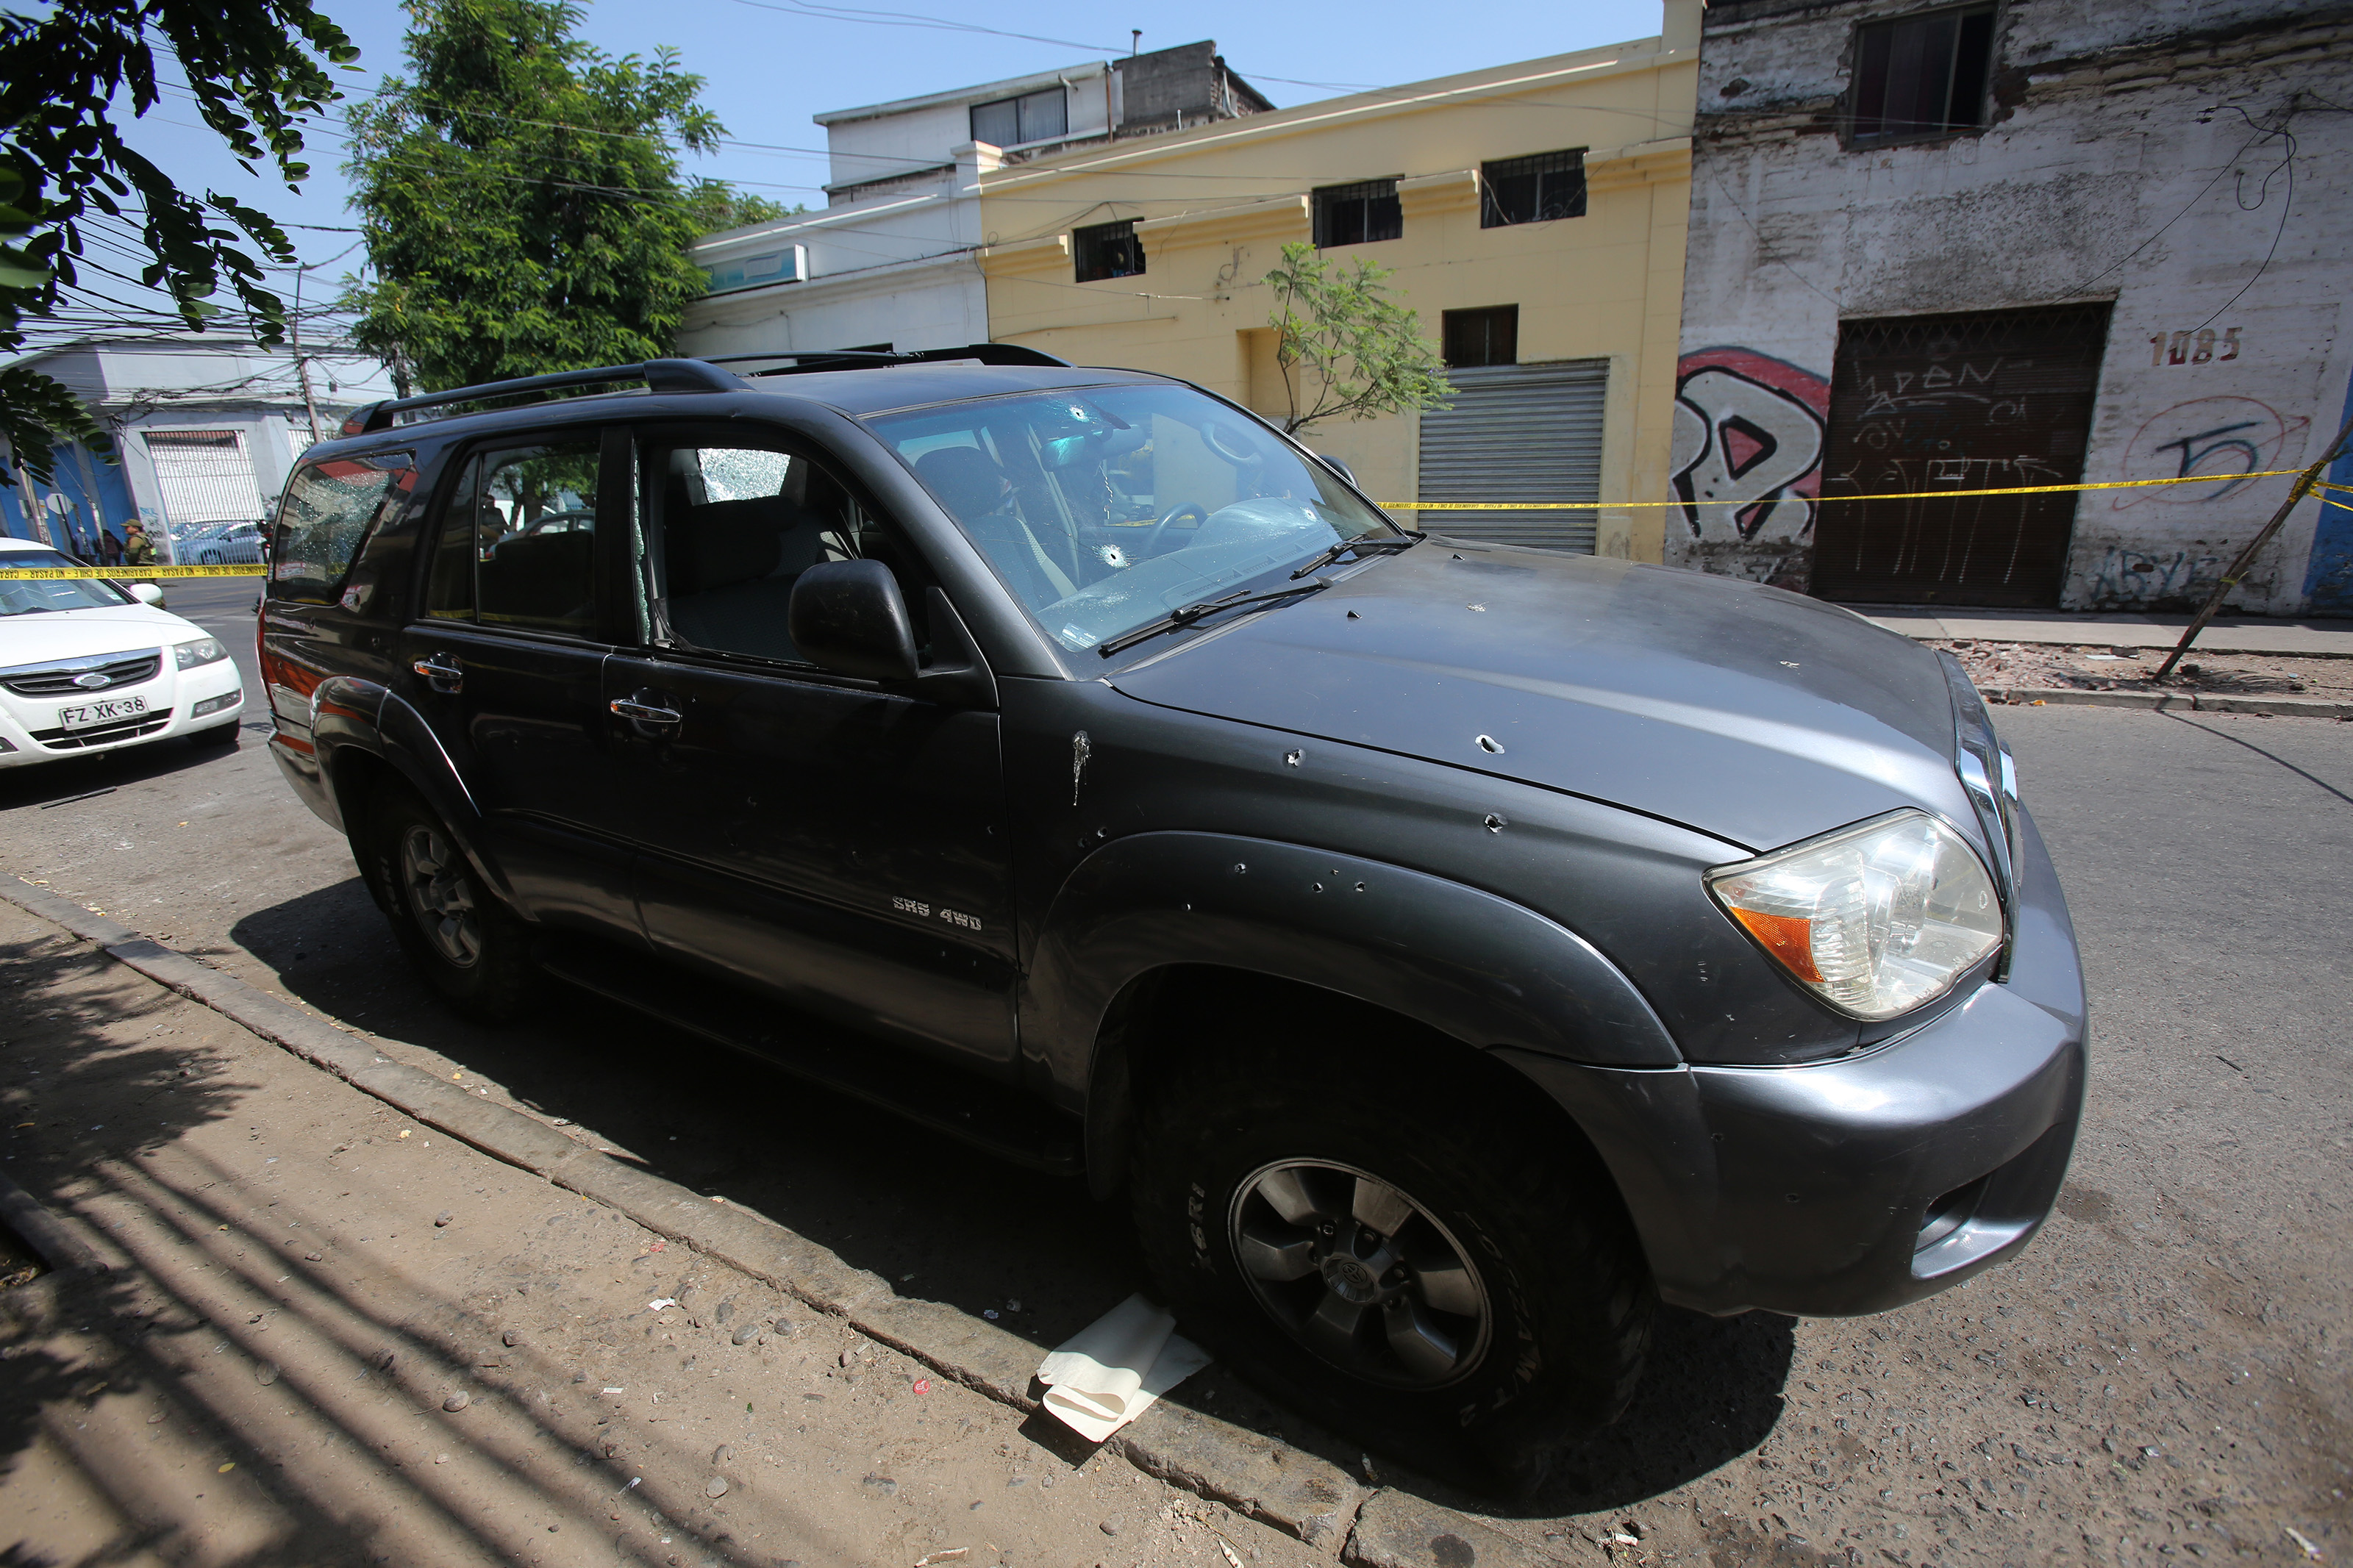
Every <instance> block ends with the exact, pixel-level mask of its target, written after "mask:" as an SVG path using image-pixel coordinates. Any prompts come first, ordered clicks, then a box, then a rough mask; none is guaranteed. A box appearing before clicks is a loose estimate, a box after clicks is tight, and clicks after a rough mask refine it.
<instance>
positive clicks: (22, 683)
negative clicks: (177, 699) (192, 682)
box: [0, 647, 164, 697]
mask: <svg viewBox="0 0 2353 1568" xmlns="http://www.w3.org/2000/svg"><path fill="white" fill-rule="evenodd" d="M162 668H164V650H163V649H162V648H159V647H157V648H149V649H148V650H147V651H146V652H144V653H102V654H98V655H95V656H94V657H92V658H61V659H56V660H53V661H51V662H49V663H46V664H24V665H18V666H17V667H16V668H14V669H0V686H5V687H6V688H7V689H9V690H11V691H13V692H15V693H16V695H17V696H19V697H87V696H89V695H90V694H91V693H92V692H99V691H114V690H119V689H121V688H122V687H125V686H136V685H138V684H139V683H140V682H141V681H143V680H153V679H155V674H156V672H157V671H158V670H160V669H162ZM85 675H102V676H104V677H105V678H106V680H105V683H104V684H103V685H99V686H86V685H83V684H81V682H80V679H79V678H80V677H82V676H85Z"/></svg>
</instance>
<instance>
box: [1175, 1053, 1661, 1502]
mask: <svg viewBox="0 0 2353 1568" xmlns="http://www.w3.org/2000/svg"><path fill="white" fill-rule="evenodd" d="M1302 1022H1304V1021H1303V1020H1302ZM1349 1022H1350V1023H1353V1022H1355V1020H1354V1019H1350V1020H1349ZM1355 1032H1356V1031H1354V1030H1352V1029H1335V1028H1334V1027H1333V1024H1332V1020H1330V1019H1329V1018H1328V1016H1327V1018H1326V1019H1325V1020H1324V1025H1323V1026H1322V1028H1321V1029H1319V1030H1318V1031H1317V1033H1318V1034H1320V1035H1321V1036H1322V1037H1323V1038H1324V1039H1327V1040H1328V1039H1332V1038H1333V1037H1334V1036H1335V1034H1354V1033H1355ZM1285 1037H1287V1039H1286V1038H1285ZM1303 1038H1308V1039H1312V1038H1314V1036H1310V1035H1306V1034H1304V1033H1302V1032H1300V1031H1297V1030H1279V1031H1275V1032H1273V1033H1272V1034H1271V1035H1270V1036H1267V1037H1259V1038H1256V1039H1252V1040H1250V1041H1248V1042H1245V1043H1241V1044H1239V1045H1237V1046H1235V1047H1229V1048H1219V1049H1213V1050H1211V1051H1209V1052H1207V1053H1204V1054H1195V1053H1187V1054H1186V1055H1185V1057H1184V1058H1183V1059H1182V1060H1181V1062H1176V1063H1170V1064H1166V1066H1165V1070H1163V1071H1161V1072H1159V1073H1157V1074H1156V1075H1155V1081H1153V1082H1152V1083H1151V1085H1150V1086H1149V1088H1148V1089H1147V1091H1146V1099H1145V1103H1144V1105H1143V1106H1142V1108H1141V1110H1140V1113H1139V1117H1138V1125H1137V1142H1136V1161H1135V1171H1134V1176H1135V1180H1134V1200H1135V1206H1136V1221H1137V1225H1138V1227H1139V1231H1140V1234H1141V1237H1142V1241H1143V1245H1144V1249H1145V1256H1146V1258H1147V1259H1148V1261H1149V1262H1150V1264H1151V1265H1152V1268H1153V1270H1154V1273H1155V1277H1156V1278H1157V1279H1158V1281H1159V1283H1160V1286H1161V1288H1162V1289H1163V1290H1164V1291H1166V1294H1167V1295H1168V1297H1169V1298H1170V1300H1171V1304H1172V1305H1173V1306H1174V1307H1175V1309H1176V1312H1177V1314H1178V1316H1179V1318H1180V1319H1181V1320H1182V1321H1183V1322H1184V1323H1185V1325H1186V1326H1187V1331H1190V1332H1194V1333H1198V1334H1199V1335H1200V1336H1201V1337H1202V1338H1204V1339H1205V1340H1207V1341H1208V1342H1211V1343H1212V1344H1214V1345H1215V1347H1216V1348H1217V1349H1218V1351H1219V1352H1220V1353H1221V1354H1222V1355H1224V1356H1225V1357H1226V1358H1227V1359H1228V1360H1229V1361H1230V1362H1232V1363H1235V1364H1237V1365H1238V1366H1240V1368H1241V1369H1242V1370H1243V1371H1244V1372H1246V1373H1249V1374H1250V1375H1252V1376H1254V1377H1255V1378H1256V1379H1257V1380H1258V1381H1260V1382H1261V1383H1265V1384H1271V1385H1272V1387H1273V1389H1274V1390H1275V1391H1276V1392H1277V1393H1279V1394H1281V1395H1282V1396H1283V1397H1285V1398H1286V1399H1289V1400H1292V1401H1293V1402H1296V1403H1299V1404H1301V1405H1303V1406H1304V1407H1305V1408H1307V1409H1308V1410H1310V1411H1312V1412H1313V1413H1314V1414H1316V1415H1319V1416H1321V1417H1322V1418H1324V1419H1325V1420H1327V1421H1330V1422H1332V1423H1333V1424H1334V1425H1335V1426H1339V1427H1341V1428H1342V1429H1343V1430H1345V1431H1348V1432H1350V1433H1352V1434H1353V1435H1354V1436H1356V1437H1357V1438H1359V1439H1360V1440H1361V1441H1364V1442H1366V1443H1367V1444H1369V1445H1371V1446H1374V1447H1381V1448H1385V1449H1387V1450H1388V1451H1389V1452H1391V1453H1393V1454H1397V1455H1398V1456H1399V1457H1401V1458H1409V1459H1411V1460H1413V1461H1414V1462H1417V1463H1420V1464H1425V1465H1430V1466H1432V1467H1434V1468H1441V1469H1451V1470H1460V1469H1461V1468H1464V1467H1465V1466H1466V1465H1468V1466H1472V1467H1475V1468H1480V1469H1482V1470H1484V1471H1486V1472H1488V1473H1489V1474H1490V1475H1491V1476H1492V1475H1495V1474H1497V1473H1500V1475H1501V1476H1502V1478H1503V1479H1506V1480H1507V1481H1508V1480H1516V1481H1518V1482H1521V1483H1523V1484H1525V1483H1526V1482H1528V1481H1530V1480H1533V1479H1535V1478H1536V1477H1537V1476H1539V1475H1540V1474H1541V1473H1542V1468H1543V1464H1544V1460H1545V1457H1546V1454H1547V1453H1548V1452H1549V1451H1550V1450H1551V1449H1553V1448H1554V1447H1557V1446H1559V1445H1560V1444H1562V1443H1564V1442H1566V1441H1567V1440H1568V1439H1570V1438H1572V1437H1575V1436H1579V1435H1581V1434H1582V1433H1584V1432H1587V1431H1589V1430H1591V1429H1593V1428H1595V1427H1597V1426H1602V1425H1605V1424H1607V1423H1608V1422H1609V1421H1610V1420H1612V1419H1614V1418H1615V1417H1616V1415H1618V1414H1619V1412H1620V1410H1622V1409H1623V1408H1624V1407H1625V1404H1626V1401H1627V1400H1628V1399H1629V1398H1630V1396H1631V1395H1632V1393H1633V1389H1634V1384H1635V1383H1636V1381H1637V1379H1638V1378H1639V1377H1640V1375H1641V1365H1642V1357H1643V1352H1645V1350H1646V1349H1647V1347H1648V1344H1649V1338H1650V1322H1651V1306H1652V1292H1651V1285H1650V1280H1649V1277H1648V1274H1647V1271H1646V1270H1645V1269H1644V1268H1643V1266H1642V1262H1641V1252H1640V1249H1639V1247H1637V1246H1636V1244H1635V1242H1634V1238H1633V1236H1632V1231H1631V1227H1630V1226H1629V1224H1628V1223H1627V1220H1626V1217H1625V1213H1624V1210H1623V1207H1622V1206H1621V1205H1620V1203H1619V1200H1618V1196H1617V1193H1616V1189H1615V1187H1614V1186H1613V1185H1612V1184H1610V1182H1609V1177H1608V1174H1607V1173H1606V1172H1605V1171H1604V1170H1603V1169H1602V1167H1601V1165H1600V1163H1599V1160H1597V1159H1595V1158H1594V1157H1593V1156H1592V1155H1591V1153H1590V1152H1588V1151H1586V1150H1584V1149H1583V1148H1581V1147H1572V1146H1571V1145H1572V1144H1573V1142H1574V1135H1573V1133H1572V1134H1570V1135H1568V1136H1567V1137H1565V1136H1564V1131H1565V1130H1564V1129H1562V1128H1560V1127H1559V1126H1557V1125H1555V1124H1553V1123H1551V1122H1549V1121H1546V1120H1545V1119H1544V1118H1542V1117H1540V1116H1537V1115H1534V1114H1530V1113H1527V1112H1525V1111H1524V1110H1519V1109H1518V1108H1517V1107H1515V1106H1514V1104H1513V1103H1512V1100H1511V1097H1510V1094H1509V1091H1510V1089H1513V1088H1515V1087H1516V1088H1519V1089H1520V1092H1521V1094H1522V1095H1525V1094H1527V1093H1531V1092H1533V1090H1531V1089H1526V1088H1525V1086H1514V1085H1495V1084H1490V1083H1488V1082H1486V1081H1485V1080H1486V1078H1487V1076H1488V1075H1489V1074H1490V1073H1492V1072H1494V1071H1497V1070H1500V1069H1496V1068H1494V1067H1493V1064H1491V1063H1487V1062H1484V1061H1481V1060H1477V1059H1470V1060H1459V1061H1458V1060H1453V1059H1450V1052H1451V1050H1454V1049H1464V1050H1467V1047H1440V1046H1437V1045H1430V1046H1424V1045H1422V1044H1420V1043H1419V1042H1416V1041H1412V1040H1409V1039H1398V1038H1387V1039H1384V1038H1380V1037H1374V1038H1370V1039H1364V1038H1361V1037H1360V1038H1359V1039H1356V1040H1351V1041H1350V1042H1349V1043H1347V1044H1345V1045H1337V1044H1335V1045H1332V1046H1326V1047H1314V1046H1310V1047H1301V1046H1300V1045H1298V1044H1297V1043H1296V1042H1297V1041H1298V1040H1301V1039H1303ZM1498 1089H1503V1090H1504V1092H1503V1093H1498V1092H1497V1090H1498Z"/></svg>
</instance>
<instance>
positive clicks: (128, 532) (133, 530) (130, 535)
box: [110, 522, 155, 569]
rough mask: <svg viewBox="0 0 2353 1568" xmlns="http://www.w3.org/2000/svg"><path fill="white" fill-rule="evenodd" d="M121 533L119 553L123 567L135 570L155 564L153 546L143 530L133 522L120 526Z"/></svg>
mask: <svg viewBox="0 0 2353 1568" xmlns="http://www.w3.org/2000/svg"><path fill="white" fill-rule="evenodd" d="M122 533H123V540H122V544H121V550H120V552H119V553H120V559H121V563H122V564H123V565H125V566H128V567H132V568H133V569H136V568H138V567H142V566H153V564H155V544H154V542H153V540H151V539H149V538H148V537H147V531H146V530H145V529H144V528H142V527H141V526H140V525H139V524H137V523H135V522H126V523H124V524H123V525H122ZM110 537H111V536H110Z"/></svg>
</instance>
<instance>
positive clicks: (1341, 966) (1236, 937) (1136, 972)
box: [1021, 832, 1683, 1182]
mask: <svg viewBox="0 0 2353 1568" xmlns="http://www.w3.org/2000/svg"><path fill="white" fill-rule="evenodd" d="M1177 964H1209V965H1217V966H1219V967H1223V968H1229V969H1238V970H1245V971H1249V972H1251V973H1260V974H1266V975H1270V976H1273V977H1276V978H1279V979H1285V980H1292V981H1296V982H1299V983H1301V984H1308V985H1314V986H1317V987H1320V988H1322V989H1324V990H1327V991H1333V992H1336V993H1339V994H1343V995H1346V996H1350V997H1354V998H1356V1000H1358V1001H1361V1002H1365V1003H1367V1004H1370V1005H1374V1006H1377V1007H1381V1008H1383V1009H1386V1010H1387V1011H1389V1012H1392V1013H1395V1014H1398V1015H1399V1016H1403V1017H1407V1018H1411V1019H1413V1020H1415V1021H1417V1022H1419V1023H1421V1024H1424V1025H1426V1026H1429V1027H1430V1028H1433V1029H1435V1030H1437V1031H1439V1032H1440V1033H1441V1034H1443V1035H1447V1036H1450V1037H1453V1038H1455V1039H1458V1040H1461V1041H1462V1042H1463V1043H1464V1044H1466V1045H1468V1046H1471V1047H1475V1048H1477V1049H1481V1050H1487V1049H1493V1048H1495V1047H1505V1048H1509V1049H1513V1050H1519V1051H1526V1052H1532V1053H1534V1054H1536V1055H1539V1056H1546V1057H1554V1058H1560V1059H1564V1060H1567V1061H1573V1062H1579V1063H1587V1064H1593V1065H1599V1066H1608V1067H1618V1068H1680V1067H1682V1066H1683V1056H1682V1053H1681V1052H1679V1051H1678V1050H1677V1049H1676V1048H1675V1044H1674V1041H1673V1038H1672V1037H1671V1036H1670V1035H1669V1034H1668V1033H1667V1030H1666V1026H1664V1025H1663V1024H1662V1023H1661V1022H1660V1020H1659V1017H1658V1015H1657V1014H1656V1013H1654V1012H1652V1011H1651V1005H1650V1004H1649V1003H1648V1002H1647V1001H1645V1000H1644V999H1643V997H1642V994H1641V992H1640V991H1638V990H1637V989H1636V988H1635V986H1634V984H1633V983H1632V982H1631V981H1630V980H1629V979H1627V978H1626V976H1625V974H1624V973H1622V972H1620V970H1619V968H1618V967H1617V965H1615V964H1613V963H1610V962H1609V960H1608V959H1607V958H1605V957H1603V956H1602V955H1601V953H1600V952H1598V951H1596V950H1595V948H1594V947H1593V945H1592V944H1591V943H1590V942H1587V941H1586V940H1585V939H1584V938H1582V937H1580V936H1578V935H1577V933H1576V932H1574V931H1570V930H1568V929H1567V927H1565V926H1563V925H1561V924H1559V923H1558V922H1557V921H1553V920H1551V919H1549V918H1548V917H1546V916H1545V915H1542V914H1539V913H1537V912H1536V911H1535V910H1531V909H1529V908H1527V907H1526V906H1525V905H1523V904H1518V903H1514V902H1513V901H1512V900H1508V899H1504V898H1499V897H1497V896H1496V895H1495V894H1493V893H1489V892H1485V891H1482V889H1477V888H1472V887H1468V886H1465V885H1464V884H1462V883H1460V882H1452V881H1448V880H1446V879H1443V878H1440V877H1433V876H1430V875H1429V874H1428V873H1426V872H1421V871H1413V870H1408V869H1406V868H1402V867H1398V866H1391V865H1388V864H1387V863H1385V862H1381V861H1376V860H1368V859H1366V858H1362V857H1358V856H1351V855H1343V854H1335V853H1334V852H1332V851H1330V850H1324V849H1314V848H1309V847H1304V846H1302V845H1296V844H1282V843H1276V842H1273V841H1271V840H1268V839H1261V838H1247V837H1238V836H1233V835H1227V834H1216V833H1192V832H1156V833H1141V834H1135V835H1134V836H1131V837H1125V838H1120V839H1116V840H1113V842H1111V843H1109V844H1106V845H1105V846H1103V847H1102V848H1100V849H1098V850H1096V851H1095V852H1094V853H1093V854H1092V855H1091V856H1089V857H1088V858H1086V859H1085V860H1084V861H1082V862H1081V863H1080V865H1079V866H1078V867H1077V868H1076V869H1074V870H1073V871H1072V872H1071V876H1070V878H1069V879H1068V880H1066V881H1065V882H1064V883H1063V884H1062V887H1061V889H1060V892H1058V893H1057V894H1056V896H1055V898H1054V900H1053V903H1052V905H1051V906H1050V909H1049V910H1048V912H1047V916H1046V919H1045V921H1044V923H1043V925H1042V927H1041V929H1040V934H1039V941H1038V946H1037V950H1036V956H1035V959H1034V961H1033V962H1032V963H1031V964H1030V967H1029V977H1028V980H1027V982H1026V984H1024V986H1023V988H1022V1003H1021V1035H1022V1039H1023V1042H1024V1049H1025V1052H1026V1053H1027V1054H1028V1055H1029V1056H1030V1058H1032V1059H1033V1060H1035V1061H1037V1062H1038V1063H1039V1066H1040V1068H1042V1069H1043V1071H1044V1073H1045V1074H1046V1075H1047V1076H1048V1077H1049V1078H1050V1080H1051V1082H1052V1084H1053V1085H1054V1088H1055V1089H1056V1092H1057V1098H1058V1099H1060V1100H1062V1102H1063V1103H1064V1104H1066V1105H1069V1106H1070V1107H1071V1109H1072V1110H1079V1109H1081V1107H1082V1105H1083V1108H1084V1114H1085V1116H1086V1119H1087V1124H1088V1144H1089V1148H1090V1152H1091V1155H1092V1154H1096V1153H1106V1154H1107V1153H1109V1152H1111V1151H1112V1150H1113V1149H1115V1148H1116V1147H1117V1146H1118V1145H1119V1144H1120V1142H1122V1141H1123V1138H1124V1133H1123V1131H1122V1129H1123V1128H1124V1121H1125V1114H1126V1112H1125V1108H1124V1105H1122V1104H1120V1103H1119V1101H1120V1100H1122V1099H1123V1098H1124V1091H1123V1087H1122V1086H1124V1084H1125V1082H1126V1078H1127V1074H1126V1064H1125V1063H1124V1061H1122V1060H1118V1059H1116V1058H1114V1059H1113V1060H1110V1061H1103V1060H1100V1059H1098V1056H1099V1048H1100V1047H1101V1046H1102V1045H1103V1041H1104V1039H1105V1037H1106V1031H1105V1027H1104V1026H1105V1022H1106V1019H1107V1017H1108V1016H1109V1014H1110V1012H1111V1010H1112V1008H1113V1005H1114V1004H1115V1003H1116V1002H1117V1000H1118V999H1119V998H1120V997H1121V996H1122V994H1124V993H1125V992H1126V990H1127V988H1128V987H1129V986H1130V985H1131V984H1133V983H1134V982H1135V981H1136V980H1138V979H1140V978H1142V977H1143V976H1145V975H1147V974H1149V973H1153V972H1154V971H1156V970H1160V969H1164V968H1166V967H1168V966H1171V965H1177ZM1106 1163H1116V1162H1106ZM1089 1164H1090V1165H1091V1166H1094V1165H1097V1161H1096V1159H1094V1158H1092V1157H1091V1158H1090V1160H1089ZM1115 1175H1116V1173H1115V1171H1111V1170H1103V1169H1101V1168H1100V1167H1098V1169H1097V1172H1096V1179H1097V1181H1098V1182H1106V1181H1110V1180H1113V1179H1115Z"/></svg>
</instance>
